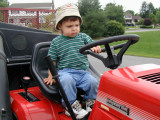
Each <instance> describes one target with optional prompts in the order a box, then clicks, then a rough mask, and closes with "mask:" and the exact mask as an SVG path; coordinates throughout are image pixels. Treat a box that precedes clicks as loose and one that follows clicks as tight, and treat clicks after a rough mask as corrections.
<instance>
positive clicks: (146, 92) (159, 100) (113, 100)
mask: <svg viewBox="0 0 160 120" xmlns="http://www.w3.org/2000/svg"><path fill="white" fill-rule="evenodd" d="M97 101H98V102H100V103H102V104H103V105H105V107H102V106H101V104H100V107H101V108H105V110H107V111H108V112H110V113H111V114H113V115H115V116H117V117H118V118H120V119H126V117H127V118H131V119H147V120H148V119H153V118H154V119H160V114H159V111H160V65H155V64H143V65H136V66H131V67H125V68H119V69H116V70H111V71H108V72H105V73H104V74H103V76H102V78H101V81H100V86H99V91H98V95H97ZM106 107H107V108H108V109H106Z"/></svg>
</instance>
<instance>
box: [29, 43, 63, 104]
mask: <svg viewBox="0 0 160 120" xmlns="http://www.w3.org/2000/svg"><path fill="white" fill-rule="evenodd" d="M50 44H51V42H41V43H38V44H36V45H35V46H34V49H33V54H32V61H31V73H32V75H33V77H34V78H35V79H36V80H37V83H38V85H39V88H40V90H41V91H42V93H43V95H44V96H46V97H47V98H49V99H50V100H53V101H56V102H61V95H60V93H59V91H58V88H57V86H56V85H55V84H54V85H46V84H44V82H43V79H44V78H46V77H48V67H47V63H46V61H45V59H44V58H45V57H46V56H47V54H48V49H49V47H50Z"/></svg>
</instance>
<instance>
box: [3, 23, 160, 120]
mask: <svg viewBox="0 0 160 120" xmlns="http://www.w3.org/2000/svg"><path fill="white" fill-rule="evenodd" d="M0 26H1V27H0V68H1V72H0V76H1V77H0V83H1V84H0V89H1V90H0V95H1V97H0V110H1V113H0V115H1V116H0V120H72V119H73V120H76V117H75V115H74V113H73V111H72V109H71V106H70V104H69V102H68V99H67V97H66V94H65V92H64V90H63V87H62V86H61V84H60V82H59V76H58V74H57V71H56V69H55V66H54V65H53V64H52V63H53V62H52V60H51V59H50V57H49V56H47V52H48V49H49V46H50V44H51V40H52V39H53V38H54V37H56V36H57V35H55V34H52V33H50V32H47V31H42V30H36V29H31V28H26V27H20V26H19V27H18V26H15V25H10V24H5V23H0ZM138 40H139V36H137V35H119V36H114V37H109V38H105V39H102V40H98V41H96V42H93V43H91V44H87V45H85V46H84V47H82V48H81V49H80V53H82V54H89V55H92V56H94V57H95V58H97V59H99V60H101V61H102V62H103V64H104V66H105V67H107V68H110V69H111V70H110V71H106V72H105V73H104V74H103V75H100V74H99V73H98V71H97V69H96V68H94V66H93V65H91V64H90V69H89V70H90V71H91V73H92V74H93V75H94V76H95V77H96V78H97V79H98V80H99V88H98V94H97V98H96V101H95V104H94V106H93V109H92V111H91V113H90V114H88V115H87V116H86V117H85V118H83V120H131V119H133V120H160V92H159V91H160V65H155V64H143V65H136V66H131V67H124V68H118V66H119V65H120V64H121V62H122V57H123V55H124V53H125V51H126V50H127V49H128V48H129V46H130V45H133V44H134V43H136V42H137V41H138ZM118 41H121V43H120V44H119V42H118ZM113 42H115V43H116V42H117V43H118V45H114V46H110V43H113ZM97 45H104V48H103V49H102V51H103V52H105V53H106V54H107V57H103V56H101V55H100V54H96V53H93V52H91V51H90V50H89V49H90V48H91V47H93V46H97ZM116 49H120V50H119V52H118V53H117V54H115V52H114V51H115V50H116ZM48 68H49V69H50V71H51V73H52V75H53V77H54V78H55V79H56V84H54V85H46V84H44V83H43V79H44V78H45V77H47V76H48V74H47V73H48ZM84 94H85V93H84V91H82V90H78V93H77V99H78V100H79V101H80V102H81V103H82V106H84V105H85V102H84V101H83V98H82V97H83V95H84ZM61 98H63V99H64V101H65V103H66V106H67V108H68V110H69V112H70V115H71V116H70V117H69V116H66V115H65V114H64V111H65V109H64V108H63V107H62V104H61Z"/></svg>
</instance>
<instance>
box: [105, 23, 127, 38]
mask: <svg viewBox="0 0 160 120" xmlns="http://www.w3.org/2000/svg"><path fill="white" fill-rule="evenodd" d="M124 31H125V30H124V26H123V25H122V24H121V23H119V22H117V21H114V20H111V21H109V22H107V23H106V33H105V36H107V37H108V36H115V35H122V34H124Z"/></svg>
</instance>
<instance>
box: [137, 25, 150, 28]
mask: <svg viewBox="0 0 160 120" xmlns="http://www.w3.org/2000/svg"><path fill="white" fill-rule="evenodd" d="M140 28H153V26H151V25H148V26H146V25H141V26H140Z"/></svg>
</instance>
